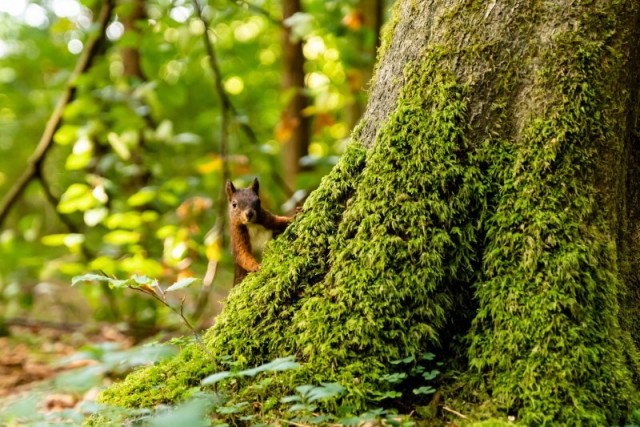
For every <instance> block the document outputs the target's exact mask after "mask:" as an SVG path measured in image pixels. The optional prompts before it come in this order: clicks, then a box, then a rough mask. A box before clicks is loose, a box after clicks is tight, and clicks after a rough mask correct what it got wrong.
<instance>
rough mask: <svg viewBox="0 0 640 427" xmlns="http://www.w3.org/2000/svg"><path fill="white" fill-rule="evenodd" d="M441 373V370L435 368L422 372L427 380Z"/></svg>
mask: <svg viewBox="0 0 640 427" xmlns="http://www.w3.org/2000/svg"><path fill="white" fill-rule="evenodd" d="M439 373H440V371H438V370H436V369H434V370H432V371H430V372H424V373H423V374H422V378H424V379H425V380H427V381H431V380H432V379H434V378H435V377H437V376H438V374H439Z"/></svg>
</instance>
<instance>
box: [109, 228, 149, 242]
mask: <svg viewBox="0 0 640 427" xmlns="http://www.w3.org/2000/svg"><path fill="white" fill-rule="evenodd" d="M104 241H105V242H107V243H109V244H111V245H127V244H133V243H138V242H139V241H140V233H138V232H137V231H128V230H115V231H112V232H110V233H107V234H105V235H104Z"/></svg>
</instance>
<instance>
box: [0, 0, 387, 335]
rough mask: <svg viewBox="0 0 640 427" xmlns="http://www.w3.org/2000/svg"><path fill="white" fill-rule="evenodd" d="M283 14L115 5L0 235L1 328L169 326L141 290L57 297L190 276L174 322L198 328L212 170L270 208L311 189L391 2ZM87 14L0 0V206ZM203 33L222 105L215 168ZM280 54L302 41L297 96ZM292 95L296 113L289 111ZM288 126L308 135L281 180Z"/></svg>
mask: <svg viewBox="0 0 640 427" xmlns="http://www.w3.org/2000/svg"><path fill="white" fill-rule="evenodd" d="M291 2H292V0H281V1H275V0H274V1H270V0H247V1H244V0H242V1H233V0H208V1H206V0H202V1H201V2H200V5H201V8H202V11H203V17H204V20H200V19H199V18H198V14H197V13H196V12H197V11H196V9H194V7H195V6H194V2H192V1H190V0H174V1H171V0H146V1H142V0H126V1H125V0H120V1H118V2H116V3H115V8H114V9H113V11H111V13H110V17H109V20H108V25H106V29H105V30H106V31H105V36H106V37H104V41H103V42H102V43H100V45H99V46H98V49H97V51H96V53H95V55H94V56H95V57H94V58H93V61H92V66H91V67H90V68H89V70H88V71H87V72H85V73H83V74H82V75H81V76H80V77H79V78H77V79H76V80H75V81H74V87H75V92H74V97H73V99H72V100H71V102H70V103H69V104H68V105H67V106H66V108H65V109H64V113H63V115H62V121H61V123H60V126H59V127H58V128H57V131H56V132H55V134H54V136H53V143H52V146H51V147H50V149H49V150H48V151H47V152H46V156H45V157H44V161H43V162H42V163H41V164H39V165H38V168H37V171H36V173H35V174H34V176H33V179H31V180H30V181H29V185H28V186H27V187H26V189H25V192H24V193H23V194H22V195H21V196H20V197H19V198H18V199H17V200H16V201H15V202H13V203H12V204H11V206H9V210H8V215H7V216H6V218H4V219H3V222H2V224H0V227H1V228H0V323H2V322H3V321H4V322H11V320H12V319H16V318H25V317H27V318H35V319H42V320H55V321H61V322H80V323H84V322H87V321H89V320H94V321H109V322H118V323H121V324H122V325H123V326H125V327H126V328H128V330H130V331H133V332H135V333H136V334H146V333H148V332H152V331H153V330H155V329H157V328H160V327H162V328H166V327H170V326H171V325H172V324H173V323H174V322H177V319H174V318H172V317H171V316H169V315H168V314H169V312H168V311H167V310H166V308H162V307H159V306H158V305H157V304H155V303H154V302H153V301H151V300H150V299H149V298H146V297H145V296H144V295H137V294H132V292H131V291H129V292H127V293H121V292H122V291H118V290H115V291H111V290H108V289H106V288H104V287H101V286H98V285H95V286H84V287H79V288H71V287H70V286H69V283H70V278H71V277H72V276H75V275H79V274H85V273H89V272H98V273H103V274H106V275H109V276H113V277H120V278H126V277H130V276H131V275H134V274H138V275H146V276H149V277H153V278H157V279H158V280H159V281H160V282H161V283H164V284H170V283H173V282H175V281H176V280H179V279H181V278H184V277H197V278H200V279H202V280H201V282H200V283H199V286H192V287H191V288H189V289H188V290H185V293H184V295H183V296H184V297H185V298H186V299H185V303H184V304H185V312H186V313H187V314H188V315H189V316H191V317H192V318H195V319H196V320H197V321H199V324H200V325H202V326H206V325H207V324H208V323H209V322H210V321H211V318H212V316H213V314H215V313H216V311H217V310H219V307H220V300H222V298H223V297H224V295H225V294H226V292H227V291H228V289H229V287H230V286H231V283H232V275H233V260H232V258H231V255H230V251H229V249H228V237H226V236H225V235H226V234H227V233H228V231H227V230H224V232H223V231H222V227H221V224H222V225H223V224H224V222H223V221H221V220H222V218H221V215H226V200H225V199H223V198H221V197H220V195H221V194H223V192H222V188H223V187H222V186H223V179H224V173H225V172H224V170H225V169H227V168H228V173H229V175H230V176H231V177H232V178H233V179H234V182H235V183H236V184H238V185H247V184H248V183H249V182H250V179H251V178H252V177H254V176H258V177H260V181H261V192H262V198H263V203H264V204H265V206H267V207H268V208H269V209H270V210H272V211H275V212H286V211H291V210H292V209H293V208H294V207H295V205H296V203H297V204H299V203H300V201H301V200H303V199H304V195H305V194H307V193H308V192H309V191H312V190H313V189H314V187H315V186H317V184H318V183H319V181H320V179H321V178H322V176H323V175H324V174H326V173H327V172H328V170H329V169H330V168H331V167H332V165H333V164H334V163H335V161H336V159H337V157H338V156H339V155H340V154H341V153H342V150H343V149H344V147H345V144H346V141H347V139H348V136H349V133H350V130H351V129H352V127H353V126H354V124H355V123H356V122H357V120H358V118H359V117H360V114H361V113H362V110H363V108H364V105H365V103H366V86H367V84H368V81H369V80H370V78H371V72H372V68H373V64H374V60H375V49H376V46H377V44H378V40H379V33H380V25H381V22H382V21H383V19H384V15H385V13H386V11H387V9H388V6H389V3H390V1H387V2H385V1H383V0H341V1H325V0H306V1H303V2H302V4H301V5H297V6H296V5H295V4H293V7H294V8H295V7H298V11H297V12H295V13H293V14H290V15H291V16H288V17H286V19H283V10H285V11H286V8H287V7H289V8H290V7H291V6H292V3H291ZM294 3H295V2H294ZM101 7H103V1H101V0H11V1H2V2H1V3H0V198H6V195H7V194H9V192H10V190H11V189H12V187H13V186H15V185H16V182H17V181H18V180H19V177H20V176H21V175H22V174H23V173H24V171H25V170H26V167H27V165H28V162H29V159H30V158H31V156H32V155H33V153H34V150H35V149H36V146H37V145H38V141H39V139H40V137H41V135H42V133H43V129H44V128H45V124H46V122H47V120H48V119H49V117H50V115H51V114H52V112H53V111H54V109H55V105H56V103H57V102H58V99H59V98H60V96H61V94H62V93H63V90H64V88H65V85H66V84H67V81H68V80H69V79H70V77H71V76H72V72H73V69H74V66H75V64H76V62H77V61H78V58H79V57H80V55H82V51H83V48H84V47H85V45H86V44H87V43H88V40H89V38H90V37H96V33H97V32H100V31H101V29H100V28H99V25H98V24H97V16H98V15H99V11H100V9H101ZM289 10H290V9H289ZM207 28H208V29H209V31H208V32H207ZM285 30H286V31H287V33H285V36H283V32H284V31H285ZM205 33H206V34H208V39H209V41H210V42H211V43H212V45H213V47H214V49H215V53H216V57H217V58H216V59H217V64H218V65H219V69H220V75H219V77H218V78H219V80H218V82H219V83H220V84H221V87H222V88H223V90H224V93H225V94H226V96H228V98H229V100H230V101H231V103H232V108H231V111H230V120H229V123H228V132H227V137H228V142H227V147H226V148H227V152H228V153H227V155H226V156H224V157H222V156H221V138H225V136H224V132H225V131H224V129H223V130H222V131H221V126H222V125H223V124H222V123H221V118H222V112H223V111H222V107H221V106H222V103H221V98H220V96H219V93H218V92H217V91H216V76H215V74H214V73H213V72H212V69H211V63H210V58H209V56H208V54H207V49H206V45H205V43H204V37H203V35H204V34H205ZM285 43H289V44H290V46H289V47H288V48H291V46H292V45H295V44H296V43H299V45H298V47H299V49H301V52H302V54H303V59H304V60H303V62H302V63H301V64H299V65H300V66H301V68H300V70H302V73H303V77H304V80H303V81H304V87H302V88H296V87H287V83H286V82H285V81H286V76H287V75H288V73H291V72H292V67H295V66H296V65H295V64H290V63H287V61H286V60H283V51H284V50H285V49H287V47H285ZM294 48H295V47H294ZM296 95H300V96H304V97H305V99H306V101H305V103H304V105H303V106H302V107H301V108H300V111H298V112H297V114H298V116H291V115H288V113H287V109H288V107H289V106H290V104H291V102H292V99H293V97H295V96H296ZM302 121H305V123H307V124H308V130H309V132H308V135H307V136H306V137H305V138H306V141H303V144H305V146H304V148H303V151H302V152H301V154H300V155H297V158H296V159H295V160H296V162H297V166H295V167H294V166H291V165H287V164H286V160H284V158H285V157H283V156H284V154H285V153H284V152H285V151H286V150H288V149H289V148H288V145H287V141H288V140H289V139H290V138H292V134H294V133H295V132H296V130H297V129H298V128H300V126H301V123H302ZM223 153H224V151H223ZM287 168H293V169H295V170H294V173H290V172H291V171H288V170H287ZM224 228H226V227H224ZM189 292H191V293H189ZM78 293H80V294H78ZM178 303H179V301H178ZM0 329H1V328H0Z"/></svg>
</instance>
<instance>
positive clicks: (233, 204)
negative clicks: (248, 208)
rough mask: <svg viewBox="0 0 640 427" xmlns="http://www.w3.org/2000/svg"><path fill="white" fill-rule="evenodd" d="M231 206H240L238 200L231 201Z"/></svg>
mask: <svg viewBox="0 0 640 427" xmlns="http://www.w3.org/2000/svg"><path fill="white" fill-rule="evenodd" d="M231 206H232V207H233V208H234V209H235V208H237V207H238V202H236V201H235V200H234V201H233V202H231Z"/></svg>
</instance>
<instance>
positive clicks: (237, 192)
mask: <svg viewBox="0 0 640 427" xmlns="http://www.w3.org/2000/svg"><path fill="white" fill-rule="evenodd" d="M259 188H260V184H259V183H258V178H255V179H254V180H253V182H252V183H251V186H249V187H248V188H240V189H236V187H234V185H233V183H232V182H231V181H230V180H227V184H226V187H225V189H226V191H227V200H228V201H229V219H230V228H231V250H232V252H233V258H234V260H235V265H236V270H235V276H234V278H233V284H234V285H236V284H238V283H240V282H241V281H242V279H244V278H245V277H246V276H247V274H248V273H249V272H254V271H258V270H259V269H260V264H259V263H258V261H257V260H256V258H255V256H254V254H253V252H252V249H253V250H256V249H258V248H257V247H256V246H258V244H259V243H260V242H258V240H259V238H260V237H261V236H258V234H266V233H264V232H265V231H267V232H270V233H269V234H272V235H273V236H274V237H275V236H277V235H278V234H280V233H282V232H283V231H284V230H285V228H287V226H288V225H289V224H290V223H291V222H292V221H293V217H288V216H279V215H274V214H272V213H271V212H269V211H268V210H266V209H264V208H263V207H262V206H261V204H260V195H259V193H258V191H259ZM261 232H262V233H261ZM266 237H267V239H268V237H269V236H266ZM252 241H253V245H252ZM264 242H266V240H265V241H264ZM264 242H263V243H264Z"/></svg>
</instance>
